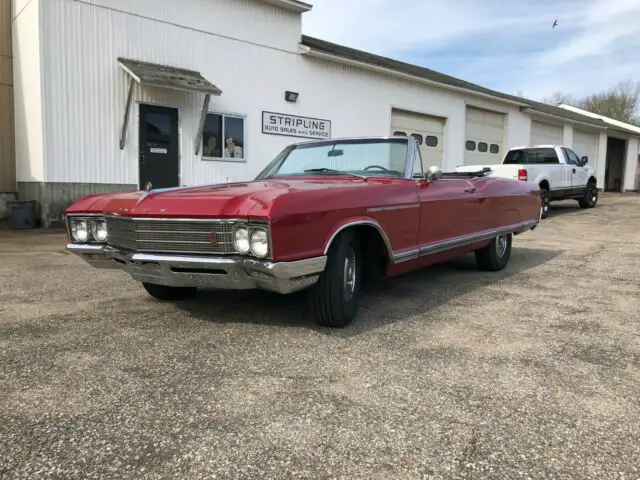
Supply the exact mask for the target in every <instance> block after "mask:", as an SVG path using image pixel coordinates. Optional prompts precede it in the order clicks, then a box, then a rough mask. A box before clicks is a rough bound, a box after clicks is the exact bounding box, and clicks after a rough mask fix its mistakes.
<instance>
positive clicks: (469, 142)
mask: <svg viewBox="0 0 640 480" xmlns="http://www.w3.org/2000/svg"><path fill="white" fill-rule="evenodd" d="M464 147H465V148H466V149H467V150H469V151H470V152H473V151H474V150H475V149H476V142H474V141H473V140H467V141H466V143H465V144H464Z"/></svg>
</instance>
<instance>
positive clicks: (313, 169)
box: [304, 168, 367, 180]
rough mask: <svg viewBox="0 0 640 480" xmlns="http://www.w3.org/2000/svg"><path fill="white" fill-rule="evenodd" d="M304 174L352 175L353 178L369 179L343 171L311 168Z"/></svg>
mask: <svg viewBox="0 0 640 480" xmlns="http://www.w3.org/2000/svg"><path fill="white" fill-rule="evenodd" d="M304 173H333V174H336V175H350V176H352V177H357V178H362V179H363V180H366V179H367V177H366V176H364V175H358V174H357V173H351V172H345V171H343V170H334V169H333V168H310V169H308V170H305V171H304Z"/></svg>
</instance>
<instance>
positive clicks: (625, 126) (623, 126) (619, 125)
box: [558, 103, 640, 135]
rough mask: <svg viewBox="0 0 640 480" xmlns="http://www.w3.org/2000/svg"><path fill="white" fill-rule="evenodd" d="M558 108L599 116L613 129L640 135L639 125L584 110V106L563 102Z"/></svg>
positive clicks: (594, 116)
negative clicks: (579, 106)
mask: <svg viewBox="0 0 640 480" xmlns="http://www.w3.org/2000/svg"><path fill="white" fill-rule="evenodd" d="M558 108H562V109H564V110H566V111H568V112H575V113H579V114H582V115H586V116H589V117H593V118H598V119H600V120H602V121H603V122H604V123H605V124H607V125H608V126H609V128H611V129H613V130H618V131H621V132H625V133H631V134H634V135H640V127H639V126H637V125H632V124H630V123H625V122H621V121H620V120H616V119H615V118H611V117H606V116H604V115H600V114H598V113H593V112H589V111H588V110H584V109H582V108H578V107H574V106H573V105H567V104H566V103H561V104H559V105H558Z"/></svg>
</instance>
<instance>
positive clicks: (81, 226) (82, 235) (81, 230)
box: [70, 218, 89, 243]
mask: <svg viewBox="0 0 640 480" xmlns="http://www.w3.org/2000/svg"><path fill="white" fill-rule="evenodd" d="M70 225H71V237H72V238H73V240H75V241H76V242H81V243H84V242H86V241H87V240H89V226H88V225H87V221H86V220H85V219H83V218H72V219H71V220H70Z"/></svg>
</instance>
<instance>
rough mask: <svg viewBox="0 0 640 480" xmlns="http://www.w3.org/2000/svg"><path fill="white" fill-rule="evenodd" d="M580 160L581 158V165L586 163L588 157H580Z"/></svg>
mask: <svg viewBox="0 0 640 480" xmlns="http://www.w3.org/2000/svg"><path fill="white" fill-rule="evenodd" d="M580 160H582V164H583V165H586V164H587V162H589V157H582V158H581V159H580Z"/></svg>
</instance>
